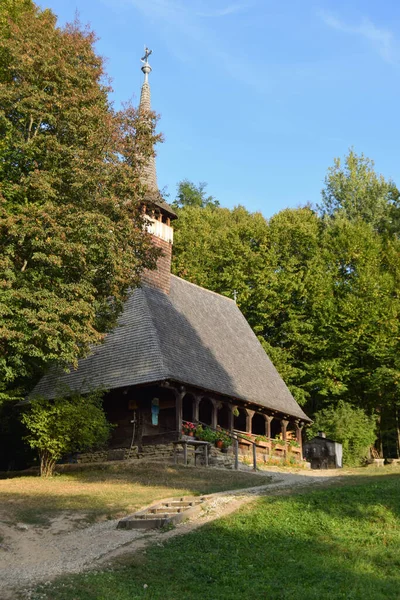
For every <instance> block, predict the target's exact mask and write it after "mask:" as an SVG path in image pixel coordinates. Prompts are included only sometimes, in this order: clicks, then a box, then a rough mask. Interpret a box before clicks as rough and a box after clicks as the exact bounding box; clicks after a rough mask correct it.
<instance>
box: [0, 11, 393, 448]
mask: <svg viewBox="0 0 400 600" xmlns="http://www.w3.org/2000/svg"><path fill="white" fill-rule="evenodd" d="M0 28H1V32H0V33H1V39H0V84H1V85H0V133H1V142H0V201H1V202H0V211H1V212H0V227H1V238H0V251H1V254H0V269H1V278H0V279H1V287H0V350H1V355H0V375H1V385H0V405H1V408H0V410H1V415H0V416H1V420H0V429H1V432H0V433H1V440H2V442H1V444H2V448H3V455H4V456H5V455H6V454H9V452H10V451H11V450H10V447H12V452H13V453H14V454H15V453H16V452H17V450H16V449H15V447H13V444H11V446H10V440H13V442H14V441H15V440H16V439H18V440H20V439H21V438H22V437H23V432H22V429H21V427H22V426H21V424H20V422H19V421H17V420H16V419H15V414H16V411H15V409H14V405H15V403H17V402H18V401H19V400H20V399H21V398H23V397H24V396H25V395H26V393H28V392H29V391H30V389H32V387H33V385H34V383H35V382H36V381H37V379H38V378H39V377H40V376H41V374H42V373H43V372H44V371H45V370H46V369H47V368H48V367H49V366H51V365H52V364H55V363H59V364H62V365H68V364H76V361H77V359H78V358H79V357H80V356H85V355H86V354H87V352H88V351H89V346H90V344H92V343H96V342H99V341H101V339H102V337H103V335H104V333H105V332H106V331H108V330H109V329H110V328H111V327H112V326H113V324H114V323H115V320H116V318H117V317H118V315H119V314H120V311H121V309H122V305H123V301H124V299H125V297H126V294H127V292H128V289H129V287H130V286H135V285H138V284H139V281H140V274H141V272H142V270H143V269H144V268H149V267H150V268H151V267H152V266H154V265H155V260H156V258H157V255H156V253H155V251H154V249H153V248H152V246H151V243H150V242H149V236H147V234H146V233H145V231H144V228H143V222H142V220H141V214H140V210H139V208H140V202H141V200H142V198H143V195H144V193H145V190H144V188H143V186H142V185H141V183H140V172H141V169H142V168H143V165H144V164H145V162H146V160H147V158H148V157H149V156H150V155H151V153H152V148H153V144H154V143H156V142H158V141H160V136H157V135H156V134H155V123H156V119H155V116H154V115H147V116H146V118H145V119H143V118H141V116H140V115H138V114H137V113H136V111H135V109H134V108H133V107H131V106H127V107H126V108H125V109H124V110H122V111H115V110H114V109H113V107H112V105H111V104H110V102H109V99H108V98H109V92H110V89H111V88H110V86H109V84H108V83H107V82H106V80H105V73H104V68H103V61H102V59H101V58H100V57H99V56H97V55H96V53H95V51H94V47H93V44H94V41H95V36H94V34H93V33H92V32H90V31H88V30H86V29H84V28H82V27H81V26H80V24H79V23H75V24H73V25H69V26H67V27H65V28H58V27H57V25H56V20H55V17H54V15H53V14H52V13H51V12H50V11H46V10H45V11H41V10H39V9H38V8H37V7H36V6H35V4H34V3H33V2H31V0H4V2H3V3H2V5H1V9H0ZM243 202H244V204H245V199H244V200H243ZM173 204H174V206H175V208H176V209H177V212H178V216H179V219H178V220H177V222H176V224H175V243H174V253H173V271H174V273H175V274H177V275H179V276H180V277H183V278H185V279H187V280H189V281H191V282H193V283H196V284H198V285H201V286H203V287H206V288H208V289H211V290H213V291H216V292H218V293H220V294H223V295H226V296H229V297H231V298H233V297H234V298H236V301H237V303H238V306H239V308H240V309H241V310H242V312H243V314H244V316H245V317H246V319H247V320H248V322H249V323H250V325H251V327H252V328H253V331H254V332H255V334H256V335H257V336H258V338H259V339H260V341H261V343H262V344H263V346H264V348H265V350H266V351H267V353H268V354H269V356H270V357H271V359H272V361H273V362H274V364H275V366H276V367H277V369H278V371H279V372H280V373H281V375H282V377H283V379H284V380H285V382H286V383H287V385H288V386H289V388H290V390H291V391H292V393H293V395H294V397H295V398H296V400H297V401H298V402H299V404H301V405H302V406H303V407H304V409H305V411H306V413H307V414H308V415H309V416H310V417H311V418H313V419H315V427H318V426H320V425H323V426H324V427H325V428H327V429H328V433H329V427H330V425H331V426H332V427H331V430H332V431H333V429H334V431H335V432H336V435H337V436H339V437H340V429H342V431H343V430H346V432H347V435H351V436H352V437H353V438H354V437H357V435H360V436H361V438H362V439H361V441H360V443H364V445H365V443H366V441H367V438H368V442H369V443H370V440H369V438H370V437H371V433H370V432H371V427H372V428H373V429H375V427H376V436H377V441H376V445H377V448H378V449H379V451H380V452H381V453H382V454H384V455H385V456H399V453H400V428H399V411H400V398H399V385H400V365H399V361H400V358H399V357H400V353H399V340H400V335H399V327H400V324H399V312H400V298H399V293H400V281H399V279H400V261H399V250H400V240H399V234H400V201H399V191H398V189H397V187H396V185H395V183H394V182H392V181H387V180H385V179H384V178H383V177H382V176H380V175H378V174H377V173H376V172H375V170H374V164H373V162H372V161H371V160H370V159H368V158H367V157H365V156H363V155H362V154H360V155H359V154H357V153H356V152H355V151H354V150H352V149H351V150H350V151H349V154H348V155H347V156H346V157H345V159H344V160H340V159H336V160H335V162H334V164H333V166H332V167H331V168H329V169H328V172H327V176H326V180H325V186H324V189H323V190H322V195H321V199H320V200H319V202H317V203H316V204H315V205H313V204H310V205H307V206H303V207H299V208H296V209H287V210H283V211H281V212H279V213H278V214H276V215H275V216H273V217H272V218H271V219H269V220H266V219H265V218H264V217H263V216H262V214H260V213H250V212H249V211H247V210H246V208H245V207H244V206H238V207H236V208H234V209H233V210H230V209H227V208H223V207H221V206H220V205H219V203H218V201H217V200H216V199H215V198H214V197H212V196H208V195H207V193H206V186H205V184H199V185H196V184H194V183H192V182H189V181H187V180H183V181H181V182H180V183H179V184H178V193H177V197H176V199H175V200H174V201H173ZM110 298H112V299H113V301H112V302H110ZM332 424H334V427H333V425H332ZM363 436H364V437H363ZM374 436H375V434H374ZM4 448H7V451H6V452H5V451H4Z"/></svg>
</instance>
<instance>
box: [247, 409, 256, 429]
mask: <svg viewBox="0 0 400 600" xmlns="http://www.w3.org/2000/svg"><path fill="white" fill-rule="evenodd" d="M245 411H246V433H251V422H252V420H253V417H254V413H255V410H248V409H247V408H246V409H245Z"/></svg>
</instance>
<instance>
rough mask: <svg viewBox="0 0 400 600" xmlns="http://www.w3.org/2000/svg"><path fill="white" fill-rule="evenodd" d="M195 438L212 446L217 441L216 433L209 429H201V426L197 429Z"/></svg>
mask: <svg viewBox="0 0 400 600" xmlns="http://www.w3.org/2000/svg"><path fill="white" fill-rule="evenodd" d="M196 437H197V439H199V440H203V441H204V442H210V444H213V443H214V442H215V441H216V440H217V439H218V438H217V432H216V431H214V430H213V429H211V427H203V426H202V425H199V426H198V427H197V429H196Z"/></svg>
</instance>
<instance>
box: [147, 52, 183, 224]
mask: <svg viewBox="0 0 400 600" xmlns="http://www.w3.org/2000/svg"><path fill="white" fill-rule="evenodd" d="M152 52H153V51H152V50H149V48H145V52H144V56H143V57H142V58H141V61H142V63H143V64H142V72H143V74H144V81H143V84H142V90H141V93H140V103H139V113H141V114H144V115H145V114H146V113H149V112H150V111H151V93H150V83H149V75H150V73H151V71H152V68H151V66H150V64H149V56H150V54H152ZM141 181H142V183H143V185H145V186H146V195H145V201H146V205H147V206H149V207H150V210H153V209H155V210H156V212H157V214H158V215H159V214H161V217H162V218H161V220H162V221H163V222H167V221H168V223H169V221H170V220H173V219H176V213H175V212H174V211H173V209H172V208H171V206H170V205H169V204H167V202H165V200H164V199H163V197H162V196H161V194H160V191H159V189H158V184H157V169H156V159H155V156H151V157H150V158H149V159H148V161H147V164H146V165H145V166H144V167H143V171H142V178H141Z"/></svg>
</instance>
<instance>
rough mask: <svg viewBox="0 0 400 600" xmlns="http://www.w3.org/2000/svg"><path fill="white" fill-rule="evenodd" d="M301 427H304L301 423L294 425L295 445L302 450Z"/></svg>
mask: <svg viewBox="0 0 400 600" xmlns="http://www.w3.org/2000/svg"><path fill="white" fill-rule="evenodd" d="M303 427H304V423H302V422H300V423H299V422H297V423H296V441H297V443H298V444H299V445H300V448H302V446H303V443H302V442H303V438H302V436H301V432H302V431H303Z"/></svg>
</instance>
